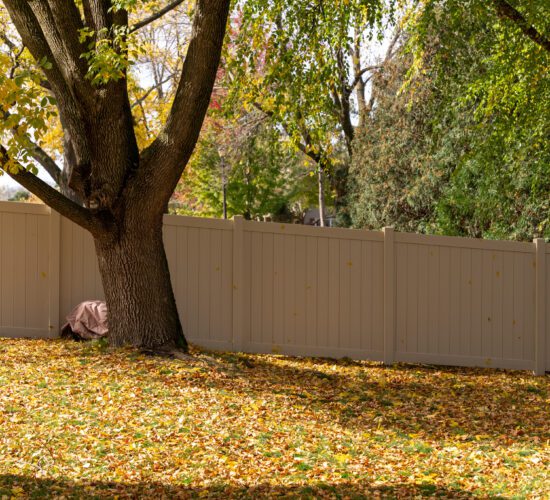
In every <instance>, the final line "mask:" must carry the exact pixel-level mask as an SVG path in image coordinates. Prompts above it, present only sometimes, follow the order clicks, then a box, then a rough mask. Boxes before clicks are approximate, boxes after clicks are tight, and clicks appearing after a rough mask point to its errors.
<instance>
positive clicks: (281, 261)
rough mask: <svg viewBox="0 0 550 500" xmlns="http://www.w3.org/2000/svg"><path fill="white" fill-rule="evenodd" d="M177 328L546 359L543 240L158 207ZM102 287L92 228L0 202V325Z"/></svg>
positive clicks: (510, 362) (238, 341) (462, 361)
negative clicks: (196, 214) (199, 214)
mask: <svg viewBox="0 0 550 500" xmlns="http://www.w3.org/2000/svg"><path fill="white" fill-rule="evenodd" d="M164 231H165V243H166V251H167V255H168V260H169V264H170V269H171V275H172V282H173V285H174V291H175V294H176V299H177V302H178V307H179V311H180V315H181V319H182V323H183V325H184V329H185V332H186V334H187V337H188V338H189V339H190V341H191V342H194V343H196V344H199V345H203V346H205V347H209V348H215V349H225V350H239V351H249V352H264V353H272V352H275V353H284V354H291V355H306V356H327V357H341V356H349V357H352V358H356V359H370V360H377V361H384V362H386V363H391V362H394V361H404V362H422V363H432V364H443V365H459V366H489V367H500V368H515V369H527V370H534V371H535V372H537V373H539V374H541V373H544V370H545V368H547V369H550V318H548V319H547V313H546V311H548V310H550V244H546V245H545V244H544V242H543V241H542V240H536V241H535V242H534V243H518V242H507V241H482V240H475V239H467V238H451V237H443V236H424V235H415V234H405V233H394V231H393V230H391V229H385V230H384V231H383V232H373V231H362V230H351V229H339V228H315V227H308V226H299V225H289V224H276V223H262V222H249V221H244V220H243V219H242V218H237V219H236V220H235V221H223V220H216V219H201V218H191V217H177V216H165V230H164ZM102 297H103V290H102V286H101V280H100V277H99V272H98V268H97V262H96V258H95V253H94V247H93V243H92V239H91V237H90V236H89V235H88V234H87V233H86V232H85V231H84V230H82V229H80V228H79V227H77V226H75V225H74V224H72V223H71V222H69V221H67V220H65V219H62V218H61V217H59V215H57V214H55V213H54V212H50V209H49V208H47V207H45V206H43V205H30V204H19V203H5V202H4V203H0V335H1V336H9V337H13V336H17V337H54V336H57V335H58V332H59V327H60V324H61V322H62V319H63V318H64V317H65V315H66V314H67V313H68V312H69V310H70V309H71V308H72V307H73V306H74V305H75V304H77V303H79V302H81V301H82V300H85V299H96V298H98V299H100V298H102Z"/></svg>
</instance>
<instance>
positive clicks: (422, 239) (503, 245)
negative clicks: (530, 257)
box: [395, 232, 535, 253]
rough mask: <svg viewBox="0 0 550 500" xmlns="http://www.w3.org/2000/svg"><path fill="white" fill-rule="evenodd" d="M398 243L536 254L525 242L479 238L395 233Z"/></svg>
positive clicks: (530, 244) (533, 248) (531, 245)
mask: <svg viewBox="0 0 550 500" xmlns="http://www.w3.org/2000/svg"><path fill="white" fill-rule="evenodd" d="M395 242H396V243H412V244H416V245H434V246H445V247H454V248H470V249H472V250H494V251H500V252H521V253H534V252H535V245H534V244H533V243H528V242H525V241H500V240H499V241H497V240H482V239H477V238H461V237H457V236H436V235H426V234H413V233H397V232H396V233H395Z"/></svg>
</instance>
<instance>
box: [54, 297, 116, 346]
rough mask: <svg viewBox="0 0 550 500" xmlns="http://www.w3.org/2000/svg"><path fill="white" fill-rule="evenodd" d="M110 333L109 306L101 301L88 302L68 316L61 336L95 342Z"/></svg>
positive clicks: (81, 304) (80, 305) (79, 305)
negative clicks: (108, 322)
mask: <svg viewBox="0 0 550 500" xmlns="http://www.w3.org/2000/svg"><path fill="white" fill-rule="evenodd" d="M108 332H109V328H108V325H107V304H106V303H105V302H102V301H100V300H87V301H85V302H81V303H80V304H78V305H77V306H76V307H75V308H74V309H73V310H72V311H71V312H70V314H69V315H68V316H67V323H65V325H63V327H62V329H61V336H62V337H72V338H74V339H77V340H94V339H99V338H102V337H105V336H106V335H107V333H108Z"/></svg>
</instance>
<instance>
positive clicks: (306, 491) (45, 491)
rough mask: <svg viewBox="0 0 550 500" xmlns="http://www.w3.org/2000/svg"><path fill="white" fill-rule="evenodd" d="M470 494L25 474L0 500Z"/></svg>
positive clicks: (462, 494)
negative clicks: (201, 484)
mask: <svg viewBox="0 0 550 500" xmlns="http://www.w3.org/2000/svg"><path fill="white" fill-rule="evenodd" d="M474 496H475V495H474V494H473V493H471V492H468V491H464V490H459V489H448V488H443V487H437V486H435V485H431V484H423V485H417V484H407V483H396V484H387V485H379V484H378V485H376V486H375V485H373V484H370V483H368V482H355V483H349V482H348V483H338V484H326V483H318V484H315V485H311V486H303V485H288V486H278V485H275V486H273V485H269V484H260V485H254V486H235V485H225V484H217V485H214V486H209V487H193V486H191V485H176V484H165V483H158V482H139V483H117V482H108V481H93V480H90V481H72V480H64V479H37V478H34V477H30V476H20V475H12V474H5V475H0V498H4V497H7V498H13V497H15V498H33V499H44V498H46V499H47V498H64V499H82V498H86V499H94V498H95V499H107V498H118V499H130V498H132V499H142V498H143V499H152V500H153V499H154V500H157V499H158V500H160V499H163V500H164V499H167V500H168V499H187V498H211V499H213V498H216V499H218V498H223V499H268V498H295V499H302V498H303V499H313V498H316V499H317V498H319V499H321V498H326V499H332V498H335V499H336V498H349V499H362V498H397V499H401V498H403V499H404V498H418V497H428V498H457V499H460V498H473V497H474Z"/></svg>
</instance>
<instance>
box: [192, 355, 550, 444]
mask: <svg viewBox="0 0 550 500" xmlns="http://www.w3.org/2000/svg"><path fill="white" fill-rule="evenodd" d="M212 355H213V356H214V358H215V359H217V360H218V361H219V362H220V367H221V368H220V370H221V371H222V372H224V369H226V371H225V373H224V375H225V377H227V378H228V379H231V378H242V379H243V380H244V381H245V382H246V383H245V384H242V386H241V387H242V389H241V390H243V392H245V393H246V394H248V395H251V394H253V395H254V396H256V397H262V396H267V395H273V394H282V395H284V396H285V397H286V398H288V399H290V401H291V402H292V404H303V405H304V406H307V408H309V409H311V410H312V411H314V412H315V411H318V412H329V414H330V415H331V416H332V417H333V418H336V419H337V420H338V422H339V423H340V424H341V425H343V426H344V427H347V428H351V429H357V430H365V428H372V427H376V425H377V424H376V422H373V417H374V418H375V419H377V421H378V422H382V427H383V428H392V429H393V430H394V431H396V432H400V433H406V434H411V433H413V434H415V433H422V434H424V435H425V437H432V438H434V439H439V438H441V437H442V435H445V434H446V435H454V436H456V437H459V436H463V439H464V440H473V439H475V437H476V436H478V437H479V436H485V438H487V437H490V438H492V439H495V438H497V439H501V440H503V441H507V442H508V444H510V440H511V439H512V440H513V441H514V442H516V443H517V442H525V443H526V444H528V442H532V443H533V444H536V443H539V444H540V442H544V441H545V440H547V439H549V438H550V425H549V424H548V420H547V415H548V414H549V413H550V404H549V401H550V399H549V395H550V378H549V377H541V378H535V377H533V376H531V375H528V374H526V373H524V372H523V373H522V372H504V371H497V370H489V369H483V368H479V369H477V368H450V367H436V366H423V365H395V366H392V367H387V368H382V367H380V366H377V365H373V364H368V363H363V362H355V361H351V360H349V361H346V360H344V361H336V360H326V359H313V360H312V359H300V358H290V361H292V364H281V363H275V362H273V361H272V359H271V358H269V357H262V356H249V355H246V354H244V355H243V354H223V353H220V354H215V353H214V354H212ZM287 359H289V358H287ZM346 366H353V367H354V368H355V369H356V370H357V371H356V372H355V373H357V374H358V376H356V377H355V378H353V379H351V380H350V378H349V376H347V375H346V374H345V372H342V371H340V370H338V368H342V367H346ZM331 367H336V368H337V369H336V370H331ZM373 368H378V371H377V373H376V375H375V376H373V370H372V369H373ZM226 380H227V379H226V378H224V377H221V378H220V377H218V378H209V379H205V378H197V379H193V382H192V383H193V384H196V385H197V386H200V385H203V386H205V387H206V386H207V387H212V386H213V385H215V386H217V387H218V388H224V386H225V384H226ZM232 390H239V388H238V387H237V389H235V388H233V389H232Z"/></svg>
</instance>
